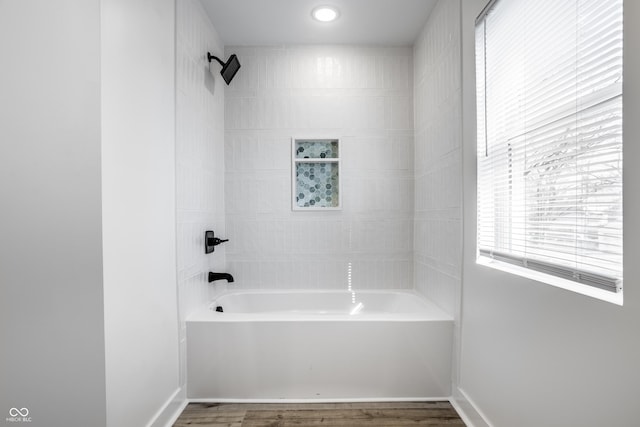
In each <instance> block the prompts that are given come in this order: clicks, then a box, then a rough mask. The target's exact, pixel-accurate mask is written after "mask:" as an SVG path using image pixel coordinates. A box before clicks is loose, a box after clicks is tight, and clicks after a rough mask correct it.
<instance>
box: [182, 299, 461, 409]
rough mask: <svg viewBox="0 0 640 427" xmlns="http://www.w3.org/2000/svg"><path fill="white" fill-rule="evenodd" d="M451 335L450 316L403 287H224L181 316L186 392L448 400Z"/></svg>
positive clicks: (216, 396)
mask: <svg viewBox="0 0 640 427" xmlns="http://www.w3.org/2000/svg"><path fill="white" fill-rule="evenodd" d="M218 306H221V307H222V308H223V310H224V312H222V313H221V312H216V311H215V309H216V307H218ZM452 333H453V320H452V318H451V317H450V316H448V315H447V314H446V313H444V312H443V311H442V310H440V309H439V308H438V307H436V306H435V305H434V304H433V303H431V302H430V301H428V300H426V299H424V298H422V297H420V296H419V295H417V294H415V293H413V292H408V291H406V292H403V291H358V292H348V291H342V292H340V291H286V292H284V291H244V292H233V293H228V294H226V295H223V296H221V297H219V298H218V299H217V300H216V301H214V303H213V304H212V305H211V306H210V307H208V308H206V309H203V310H201V311H200V312H197V313H194V315H192V316H191V317H190V318H189V319H188V320H187V395H188V397H189V398H190V399H191V400H193V401H247V400H250V401H264V402H270V401H281V400H283V399H284V400H289V401H301V400H317V401H358V400H428V399H441V398H447V397H448V396H449V395H450V383H451V351H452V350H451V347H452Z"/></svg>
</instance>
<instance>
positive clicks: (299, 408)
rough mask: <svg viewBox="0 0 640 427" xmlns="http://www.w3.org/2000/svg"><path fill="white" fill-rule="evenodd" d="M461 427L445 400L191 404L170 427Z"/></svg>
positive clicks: (457, 417) (454, 412) (455, 414)
mask: <svg viewBox="0 0 640 427" xmlns="http://www.w3.org/2000/svg"><path fill="white" fill-rule="evenodd" d="M188 426H192V427H223V426H224V427H300V426H309V427H313V426H326V427H359V426H370V427H404V426H431V427H437V426H443V427H449V426H464V422H463V421H462V419H460V417H459V416H458V414H457V413H456V411H455V409H453V407H452V406H451V404H450V403H449V402H376V403H367V402H364V403H362V402H359V403H300V404H298V403H295V404H294V403H191V404H189V405H188V406H187V407H186V408H185V410H184V411H183V412H182V414H181V415H180V417H179V418H178V420H177V421H176V423H175V424H174V427H188Z"/></svg>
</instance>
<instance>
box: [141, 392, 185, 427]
mask: <svg viewBox="0 0 640 427" xmlns="http://www.w3.org/2000/svg"><path fill="white" fill-rule="evenodd" d="M188 403H189V401H188V400H187V393H186V392H185V390H184V389H183V388H182V387H178V389H177V390H176V391H175V392H174V393H173V394H172V395H171V397H169V399H167V401H166V402H165V404H164V405H162V407H161V408H160V409H159V410H158V412H156V414H155V416H154V417H153V418H152V419H151V421H150V422H149V424H147V427H171V426H172V425H173V424H174V423H175V422H176V420H177V419H178V417H179V416H180V414H181V413H182V411H184V408H186V407H187V404H188Z"/></svg>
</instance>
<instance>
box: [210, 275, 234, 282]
mask: <svg viewBox="0 0 640 427" xmlns="http://www.w3.org/2000/svg"><path fill="white" fill-rule="evenodd" d="M216 280H226V281H227V282H228V283H232V282H233V276H232V275H230V274H229V273H212V272H209V283H211V282H215V281H216Z"/></svg>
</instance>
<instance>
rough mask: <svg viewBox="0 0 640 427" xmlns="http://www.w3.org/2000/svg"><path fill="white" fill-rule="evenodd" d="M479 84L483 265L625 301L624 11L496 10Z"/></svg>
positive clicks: (616, 4) (546, 6)
mask: <svg viewBox="0 0 640 427" xmlns="http://www.w3.org/2000/svg"><path fill="white" fill-rule="evenodd" d="M476 77H477V122H478V129H477V131H478V133H477V141H478V157H477V158H478V256H479V258H478V261H479V262H483V263H488V264H494V265H497V266H506V267H508V269H510V270H515V271H516V272H517V273H518V274H523V275H533V276H536V277H543V278H544V281H547V282H548V283H552V284H557V283H555V281H557V280H558V279H559V280H560V281H569V282H571V283H570V286H573V285H575V284H576V283H578V284H580V285H579V286H578V288H585V286H589V287H591V288H589V291H587V292H591V291H592V290H593V288H599V289H603V290H605V291H609V292H613V293H616V292H619V291H620V290H621V288H622V0H606V1H604V0H576V1H571V2H567V1H557V0H543V1H524V0H497V1H493V2H491V3H490V4H489V5H488V6H487V7H486V8H485V10H484V11H483V13H482V14H481V15H480V16H479V17H478V19H477V21H476ZM514 266H515V268H514ZM541 274H542V275H541Z"/></svg>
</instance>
